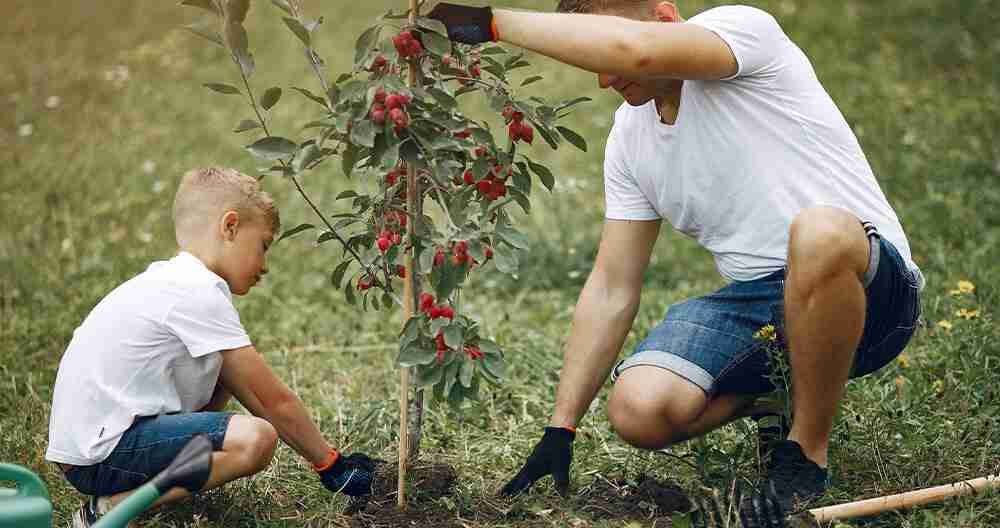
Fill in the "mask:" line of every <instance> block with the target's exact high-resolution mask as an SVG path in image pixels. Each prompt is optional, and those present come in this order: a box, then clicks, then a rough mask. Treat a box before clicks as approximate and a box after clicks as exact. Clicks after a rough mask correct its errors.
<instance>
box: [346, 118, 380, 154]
mask: <svg viewBox="0 0 1000 528" xmlns="http://www.w3.org/2000/svg"><path fill="white" fill-rule="evenodd" d="M376 132H377V130H375V123H373V122H372V121H371V120H370V119H362V120H360V121H355V122H354V127H353V128H351V142H352V143H354V144H355V145H360V146H362V147H368V148H371V147H374V146H375V133H376Z"/></svg>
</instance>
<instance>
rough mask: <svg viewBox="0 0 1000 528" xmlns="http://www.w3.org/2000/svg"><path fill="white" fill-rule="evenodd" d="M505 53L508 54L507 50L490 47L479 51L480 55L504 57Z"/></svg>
mask: <svg viewBox="0 0 1000 528" xmlns="http://www.w3.org/2000/svg"><path fill="white" fill-rule="evenodd" d="M504 53H507V50H505V49H504V48H502V47H500V46H490V47H488V48H483V49H482V50H480V51H479V54H480V55H502V54H504Z"/></svg>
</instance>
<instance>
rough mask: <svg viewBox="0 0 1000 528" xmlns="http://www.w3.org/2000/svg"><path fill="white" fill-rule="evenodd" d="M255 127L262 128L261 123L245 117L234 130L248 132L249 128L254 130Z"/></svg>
mask: <svg viewBox="0 0 1000 528" xmlns="http://www.w3.org/2000/svg"><path fill="white" fill-rule="evenodd" d="M255 128H260V123H258V122H257V121H256V120H254V119H244V120H243V121H240V123H239V124H238V125H236V128H234V129H233V132H236V133H239V132H246V131H247V130H253V129H255Z"/></svg>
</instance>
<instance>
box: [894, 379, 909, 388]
mask: <svg viewBox="0 0 1000 528" xmlns="http://www.w3.org/2000/svg"><path fill="white" fill-rule="evenodd" d="M894 381H895V383H896V390H902V388H903V386H904V385H906V378H904V377H903V376H896V379H895V380H894Z"/></svg>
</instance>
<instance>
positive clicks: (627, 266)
mask: <svg viewBox="0 0 1000 528" xmlns="http://www.w3.org/2000/svg"><path fill="white" fill-rule="evenodd" d="M659 232H660V221H659V220H651V221H630V220H607V221H605V223H604V231H603V233H602V234H601V244H600V247H599V249H598V251H597V260H596V262H595V263H594V269H593V270H592V271H591V272H590V277H588V278H587V283H586V284H585V285H584V287H583V291H581V292H580V299H579V300H578V301H577V304H576V310H575V311H574V314H573V325H572V328H571V329H570V334H569V340H568V341H567V343H566V349H565V352H564V353H563V368H562V373H561V374H560V376H559V388H558V390H557V393H556V408H555V412H554V413H553V415H552V420H551V422H550V425H552V426H553V427H573V428H575V427H576V425H577V423H578V422H579V421H580V418H582V417H583V415H584V414H585V413H586V412H587V409H588V408H589V407H590V403H591V402H592V401H593V400H594V397H595V396H597V391H598V390H600V388H601V385H603V384H604V381H605V380H606V379H607V377H608V374H609V373H610V372H611V367H612V366H613V365H614V362H615V359H616V358H617V357H618V352H619V351H620V350H621V347H622V343H624V342H625V337H626V336H627V335H628V332H629V330H630V329H631V328H632V323H633V321H634V320H635V314H636V312H637V311H638V309H639V297H640V290H641V288H642V277H643V274H644V273H645V271H646V268H647V266H648V265H649V258H650V255H651V254H652V251H653V245H654V244H655V243H656V238H657V236H658V235H659Z"/></svg>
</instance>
